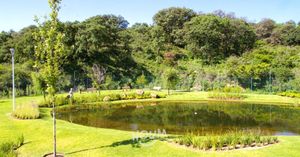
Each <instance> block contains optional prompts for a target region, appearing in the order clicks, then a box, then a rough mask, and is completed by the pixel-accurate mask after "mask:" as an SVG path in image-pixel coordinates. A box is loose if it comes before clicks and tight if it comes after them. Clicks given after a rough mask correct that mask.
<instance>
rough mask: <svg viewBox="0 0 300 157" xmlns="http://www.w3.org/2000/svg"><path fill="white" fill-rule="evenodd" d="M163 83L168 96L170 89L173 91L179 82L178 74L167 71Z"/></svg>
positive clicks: (173, 71)
mask: <svg viewBox="0 0 300 157" xmlns="http://www.w3.org/2000/svg"><path fill="white" fill-rule="evenodd" d="M164 77H165V82H166V86H167V88H168V95H170V89H174V88H175V87H176V85H177V83H178V81H179V77H178V74H177V72H176V71H175V70H168V71H167V72H165V76H164Z"/></svg>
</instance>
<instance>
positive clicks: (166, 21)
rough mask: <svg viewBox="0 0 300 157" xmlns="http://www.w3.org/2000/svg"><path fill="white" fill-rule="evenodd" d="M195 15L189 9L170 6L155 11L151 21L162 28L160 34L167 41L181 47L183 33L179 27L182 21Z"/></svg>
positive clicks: (181, 25)
mask: <svg viewBox="0 0 300 157" xmlns="http://www.w3.org/2000/svg"><path fill="white" fill-rule="evenodd" d="M196 15H197V14H196V13H195V12H194V11H193V10H191V9H187V8H176V7H171V8H167V9H163V10H160V11H159V12H158V13H156V14H155V15H154V17H153V21H154V23H155V24H156V25H157V26H159V27H161V28H162V30H163V34H161V35H162V36H164V37H165V38H166V41H167V42H168V43H172V44H175V45H177V46H181V47H182V46H184V43H183V35H184V34H183V32H182V31H181V29H182V28H183V26H184V23H186V22H188V21H190V20H191V19H192V18H193V17H195V16H196Z"/></svg>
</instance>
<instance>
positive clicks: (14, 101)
mask: <svg viewBox="0 0 300 157" xmlns="http://www.w3.org/2000/svg"><path fill="white" fill-rule="evenodd" d="M9 50H10V52H11V64H12V91H13V92H12V95H13V104H12V105H13V111H15V109H16V100H15V49H13V48H11V49H9Z"/></svg>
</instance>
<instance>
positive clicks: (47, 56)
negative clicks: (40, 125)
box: [34, 0, 64, 156]
mask: <svg viewBox="0 0 300 157" xmlns="http://www.w3.org/2000/svg"><path fill="white" fill-rule="evenodd" d="M48 2H49V6H50V8H51V13H50V20H49V21H46V22H44V23H39V20H38V19H37V18H36V22H37V23H38V26H39V27H38V31H37V32H35V33H34V37H35V40H36V45H35V57H36V67H37V68H39V70H40V73H41V75H42V76H43V78H44V80H45V82H46V84H47V93H48V96H49V99H50V102H51V104H52V107H53V109H52V114H53V147H54V148H53V154H54V156H56V119H55V93H56V89H57V88H56V87H57V83H58V78H59V76H60V75H61V71H60V68H61V65H62V63H63V59H64V44H63V37H64V35H63V34H62V33H61V32H59V31H58V27H59V23H58V22H59V21H58V12H59V9H60V7H59V4H60V2H61V0H48Z"/></svg>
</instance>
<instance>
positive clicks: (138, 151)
mask: <svg viewBox="0 0 300 157" xmlns="http://www.w3.org/2000/svg"><path fill="white" fill-rule="evenodd" d="M106 92H111V91H106ZM103 93H105V92H103ZM40 99H42V97H22V98H18V99H17V104H18V105H20V104H30V103H31V102H32V101H38V100H40ZM166 100H204V101H206V100H208V98H207V93H203V92H201V93H196V92H192V93H178V94H176V95H172V96H170V97H168V98H166ZM244 101H246V102H265V103H267V102H273V103H275V102H279V103H291V104H296V103H299V99H292V98H284V97H280V96H271V95H258V94H248V97H247V98H246V99H245V100H244ZM10 112H11V101H10V100H7V99H0V132H1V134H0V142H1V141H5V140H9V139H13V138H16V137H17V136H18V135H20V134H23V135H24V137H25V143H26V144H25V145H23V146H22V147H21V148H19V149H18V152H19V156H22V157H23V156H24V157H40V156H42V155H43V154H45V153H49V152H51V151H52V121H51V117H50V109H47V108H42V109H41V117H42V118H41V119H37V120H17V119H13V118H11V117H10V116H9V113H10ZM57 122H58V123H57V133H58V137H57V138H58V141H57V142H58V151H59V152H63V153H64V154H65V155H66V156H78V157H81V156H97V157H102V156H105V157H114V156H124V157H128V156H130V157H135V156H136V157H139V156H153V157H158V156H163V157H165V156H170V157H176V156H178V157H179V156H180V157H181V156H186V157H190V156H191V157H193V156H197V157H199V156H208V157H210V156H221V157H222V156H226V157H232V156H241V157H261V156H267V157H276V156H278V157H293V156H294V157H297V156H299V154H300V136H285V137H283V136H282V137H279V140H280V143H279V144H275V145H272V146H269V147H266V148H261V149H257V150H234V151H228V152H205V151H192V150H189V149H185V148H181V147H177V146H174V145H172V144H169V143H166V142H161V141H157V142H155V143H154V144H153V145H151V146H148V147H143V146H142V147H140V148H137V147H133V146H132V144H131V140H132V135H133V133H132V132H128V131H118V130H113V129H100V128H92V127H86V126H80V125H77V124H72V123H68V122H65V121H61V120H58V121H57ZM117 143H119V144H117Z"/></svg>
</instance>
